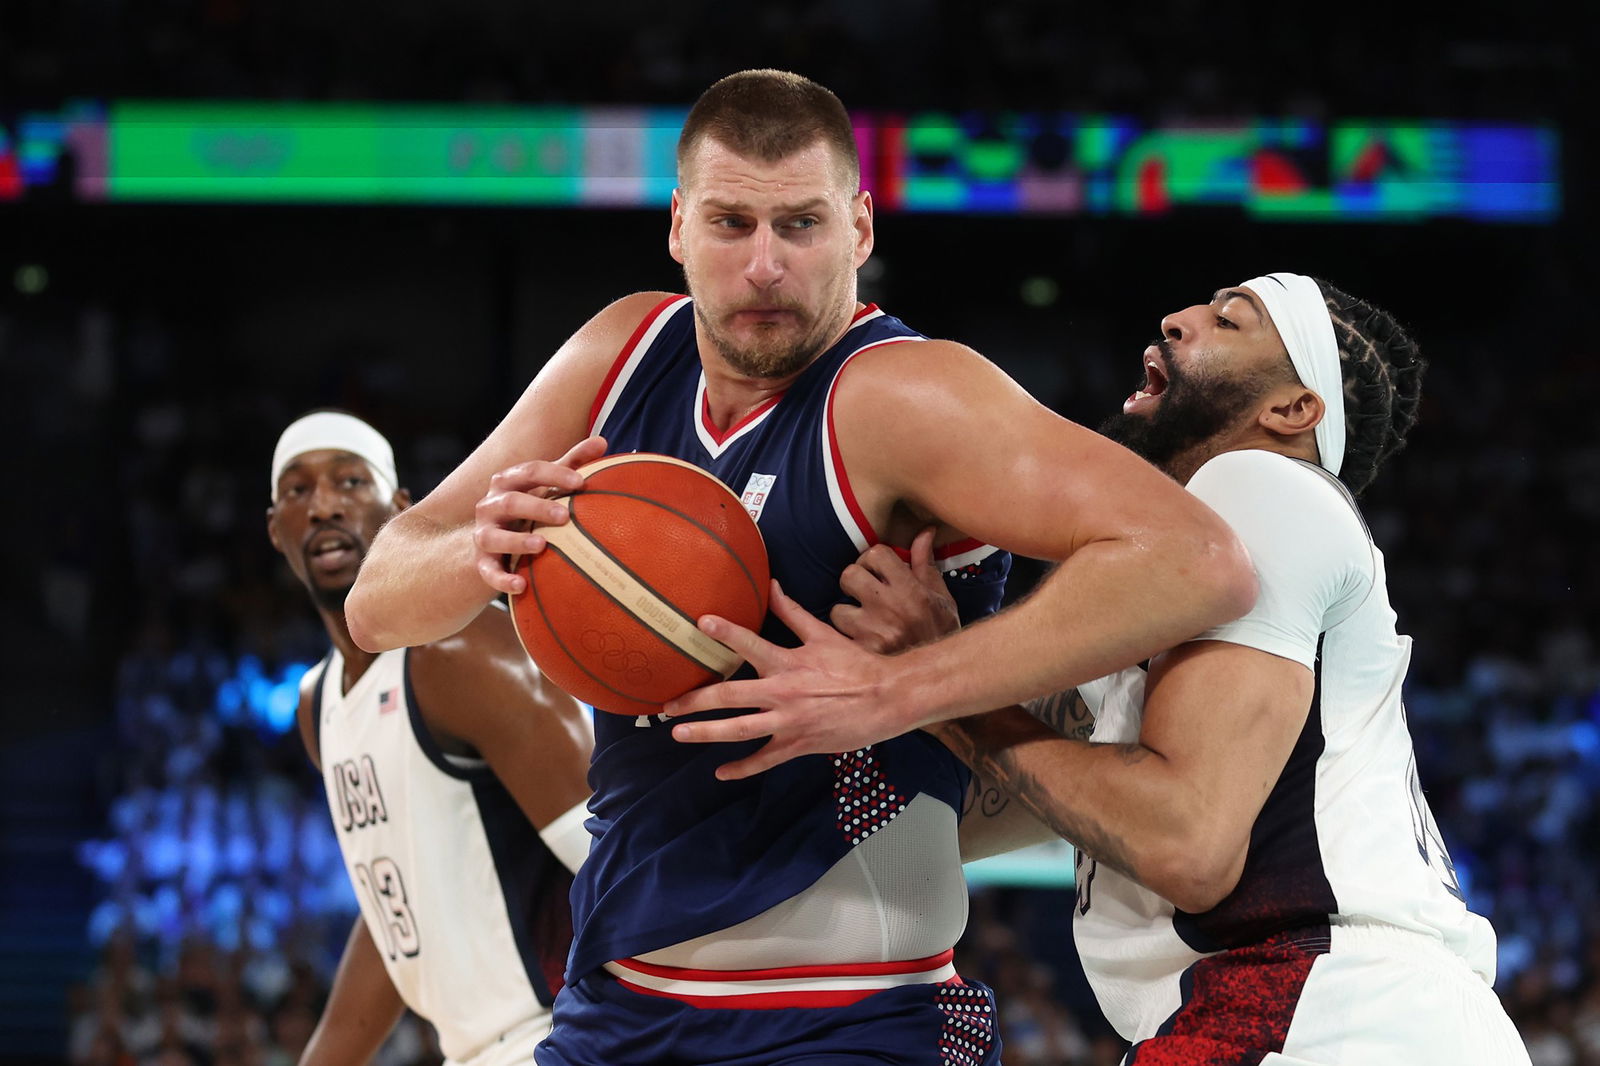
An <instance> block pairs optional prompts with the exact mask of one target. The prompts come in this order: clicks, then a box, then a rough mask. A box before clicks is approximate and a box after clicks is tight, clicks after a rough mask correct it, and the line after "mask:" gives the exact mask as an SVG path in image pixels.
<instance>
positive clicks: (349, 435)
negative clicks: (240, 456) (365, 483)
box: [271, 411, 400, 499]
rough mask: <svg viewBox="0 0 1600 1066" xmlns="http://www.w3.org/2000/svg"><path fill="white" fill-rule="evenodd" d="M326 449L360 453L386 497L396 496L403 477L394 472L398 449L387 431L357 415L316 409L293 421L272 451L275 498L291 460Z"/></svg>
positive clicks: (273, 496) (273, 492)
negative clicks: (391, 445) (395, 448)
mask: <svg viewBox="0 0 1600 1066" xmlns="http://www.w3.org/2000/svg"><path fill="white" fill-rule="evenodd" d="M324 449H326V450H329V451H339V452H349V453H350V454H351V455H358V456H360V457H361V458H362V459H364V460H366V463H367V469H369V470H371V471H372V476H373V477H374V478H375V479H376V480H377V481H378V482H379V484H378V488H379V489H380V490H382V491H381V494H382V496H383V497H384V498H385V499H387V498H388V497H390V496H393V495H394V491H395V487H396V486H397V485H398V484H399V483H400V479H399V478H398V477H396V476H395V472H394V449H393V448H391V447H389V442H388V441H387V440H386V439H385V438H384V436H383V434H382V433H379V432H378V431H377V430H375V429H373V428H372V427H371V426H369V425H367V424H366V423H365V422H363V421H361V419H359V418H356V417H355V416H354V415H346V414H340V413H339V412H337V411H316V412H314V413H312V414H309V415H306V416H305V417H304V418H298V419H296V420H295V421H293V422H291V423H289V428H288V429H286V430H284V431H283V435H282V436H281V437H279V438H278V446H277V447H276V448H274V449H273V450H272V488H271V492H272V498H273V499H277V498H278V478H280V477H282V476H283V471H284V470H285V469H286V468H287V467H288V465H289V464H290V463H292V462H294V461H295V459H297V458H299V457H300V456H302V455H304V454H305V453H306V452H316V451H322V450H324Z"/></svg>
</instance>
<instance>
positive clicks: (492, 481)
mask: <svg viewBox="0 0 1600 1066" xmlns="http://www.w3.org/2000/svg"><path fill="white" fill-rule="evenodd" d="M666 295H667V294H665V293H636V294H634V295H633V296H628V297H625V298H623V299H621V300H618V301H617V302H616V303H613V304H611V305H610V306H609V307H607V308H606V309H605V310H603V311H601V312H600V313H599V314H597V315H596V316H595V317H594V318H592V319H590V320H589V321H588V322H587V323H586V324H585V325H584V326H583V328H582V329H580V330H578V332H577V333H575V334H573V335H572V337H571V338H570V339H569V340H568V341H567V342H566V343H565V344H564V345H562V346H561V349H560V350H559V351H557V352H556V354H555V355H554V356H553V357H552V358H551V359H550V361H549V363H547V364H546V365H545V367H544V369H543V370H541V371H540V372H539V374H538V376H537V377H535V378H534V380H533V382H532V384H530V385H529V386H528V388H527V390H526V391H525V392H524V393H523V394H522V397H521V399H519V400H518V401H517V402H516V405H515V406H513V407H512V408H511V411H510V412H509V413H508V414H507V415H506V417H505V418H504V419H503V420H502V421H501V423H500V425H499V426H497V427H496V428H495V430H494V431H493V432H492V433H490V434H489V436H488V438H487V439H485V440H484V442H483V443H482V444H480V445H479V446H478V448H477V449H476V450H475V451H473V453H472V454H471V455H469V456H468V457H467V458H466V459H465V460H464V461H463V462H462V463H461V465H460V466H458V467H457V468H456V469H455V470H454V471H453V472H451V474H450V475H449V476H448V477H446V478H445V479H444V480H443V481H442V482H440V484H439V487H438V488H436V489H434V490H433V491H432V492H430V493H429V494H428V495H427V496H426V497H425V498H423V499H422V500H421V501H420V502H418V503H417V504H416V505H415V506H413V507H409V508H407V509H406V510H405V511H403V512H401V513H400V514H399V515H397V516H395V518H393V519H392V520H391V521H389V522H388V523H387V524H386V525H385V526H384V527H383V529H382V530H380V531H379V533H378V536H377V538H376V539H375V540H374V541H373V543H372V549H371V551H370V552H369V553H368V555H367V558H366V560H365V561H364V562H363V563H362V566H361V573H360V575H359V576H358V577H357V579H356V583H355V587H354V588H352V589H351V590H350V596H349V599H348V600H347V602H346V604H345V617H346V621H347V622H348V623H349V625H350V635H351V636H352V637H353V638H354V639H355V642H356V643H357V644H359V645H360V646H361V647H363V648H365V649H366V650H368V651H385V650H387V649H389V648H397V647H401V646H405V645H412V646H415V645H418V644H426V643H428V642H430V641H434V640H438V639H439V638H441V637H445V636H449V635H450V634H452V633H455V632H457V631H459V630H460V629H461V627H462V626H464V625H466V624H467V623H468V622H469V621H471V620H472V619H473V618H474V617H475V616H476V615H477V614H478V612H479V611H481V610H482V609H483V607H484V605H485V604H486V603H488V602H489V600H490V599H492V598H493V597H494V596H495V595H496V594H497V593H500V592H507V591H513V584H514V581H515V580H516V579H515V578H514V576H513V575H510V574H506V573H505V572H504V568H503V566H502V564H501V561H500V560H501V557H502V556H503V555H504V554H508V553H510V554H516V553H521V552H525V551H538V550H540V549H542V548H543V541H542V540H541V539H539V538H537V537H534V536H530V535H528V534H526V533H523V532H521V530H522V529H523V528H525V525H526V523H527V522H529V521H541V522H560V521H564V520H565V509H564V508H562V507H560V506H559V504H556V503H554V502H552V501H550V500H548V499H546V498H545V497H546V496H547V495H550V494H555V493H559V492H567V491H572V490H574V489H576V488H578V487H580V485H581V483H582V481H581V479H580V478H579V477H578V476H577V475H576V474H575V473H573V471H572V467H574V466H578V465H581V464H583V463H585V462H588V461H590V460H592V459H596V458H598V457H599V456H600V454H601V453H602V452H603V450H604V444H603V442H585V441H584V438H585V436H586V435H587V432H588V418H589V408H590V405H591V404H592V402H593V400H594V397H595V394H596V392H598V390H599V388H600V386H601V383H602V382H603V381H604V380H605V376H606V373H607V372H608V371H609V370H610V369H611V364H612V362H613V361H614V360H615V359H616V356H617V355H618V353H619V352H621V350H622V348H623V347H624V345H625V344H626V343H627V340H628V337H629V335H630V334H631V333H632V332H633V330H634V328H635V327H636V326H638V324H639V322H640V321H641V320H643V318H644V316H645V315H646V314H647V313H648V312H649V310H650V309H651V308H652V307H654V306H655V305H656V304H658V303H659V302H660V301H661V300H662V299H664V298H665V297H666ZM480 519H481V520H482V521H480ZM475 524H478V525H480V526H486V527H488V528H489V530H490V531H489V532H488V533H480V534H479V535H478V536H476V537H475V536H474V526H475Z"/></svg>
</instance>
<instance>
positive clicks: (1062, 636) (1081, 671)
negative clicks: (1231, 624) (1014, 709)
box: [880, 537, 1255, 728]
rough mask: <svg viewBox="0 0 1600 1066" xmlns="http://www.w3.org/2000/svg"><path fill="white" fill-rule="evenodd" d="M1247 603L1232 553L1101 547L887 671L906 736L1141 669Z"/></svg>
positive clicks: (1251, 590) (1237, 553)
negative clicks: (1004, 606)
mask: <svg viewBox="0 0 1600 1066" xmlns="http://www.w3.org/2000/svg"><path fill="white" fill-rule="evenodd" d="M1254 595H1255V586H1254V580H1253V578H1252V577H1251V576H1250V570H1249V561H1248V558H1247V557H1245V556H1244V554H1243V550H1242V549H1241V548H1239V547H1238V546H1237V544H1229V543H1227V542H1211V541H1206V540H1203V539H1198V538H1197V539H1195V540H1192V541H1186V542H1182V543H1174V538H1170V537H1169V538H1161V539H1159V540H1153V541H1148V542H1141V541H1140V540H1139V539H1138V538H1133V537H1128V538H1121V539H1117V540H1107V541H1098V542H1095V543H1093V544H1090V545H1087V546H1085V547H1083V548H1081V549H1079V550H1078V551H1077V552H1075V553H1073V555H1072V556H1070V557H1069V558H1068V559H1067V560H1066V561H1065V562H1064V563H1062V564H1061V565H1060V566H1059V567H1057V568H1056V569H1055V570H1054V571H1053V572H1052V573H1050V574H1049V575H1048V576H1047V577H1046V578H1045V579H1044V581H1043V582H1042V583H1041V584H1040V586H1039V587H1038V588H1037V589H1036V590H1035V591H1034V592H1033V594H1032V595H1030V596H1029V597H1027V598H1026V599H1025V600H1023V601H1022V602H1021V603H1019V604H1016V605H1015V606H1013V607H1010V608H1008V609H1006V610H1004V611H1001V612H1000V613H998V614H996V615H994V616H993V617H991V618H988V619H985V620H984V621H982V622H979V623H977V624H975V625H971V626H968V627H967V628H966V629H964V630H962V631H961V632H959V633H956V634H954V635H952V636H950V637H948V638H946V639H944V640H941V641H939V642H938V643H936V644H931V645H926V646H923V647H920V648H914V649H912V650H911V651H908V652H906V653H904V654H902V655H899V656H896V657H895V658H894V659H892V660H889V661H888V662H887V663H886V664H885V672H886V673H885V677H884V679H883V680H882V681H881V682H880V688H881V690H882V694H883V696H884V698H885V699H887V700H894V701H895V702H897V703H899V704H900V705H901V706H902V707H904V708H905V713H906V714H907V715H908V716H909V720H907V721H906V726H907V728H913V727H916V726H921V725H927V724H929V723H932V722H936V721H940V720H943V719H947V718H955V717H960V716H962V715H968V714H976V713H979V712H982V711H986V710H989V709H991V708H994V707H1002V706H1006V705H1008V704H1012V703H1020V702H1022V701H1024V700H1026V699H1029V698H1031V697H1033V696H1037V695H1038V694H1039V693H1042V692H1054V691H1059V690H1062V689H1069V688H1073V687H1076V686H1077V685H1080V684H1083V683H1084V682H1086V681H1091V680H1093V679H1094V678H1097V677H1102V676H1104V675H1106V674H1109V673H1111V672H1113V671H1115V670H1120V669H1123V668H1124V667H1127V666H1131V665H1133V664H1134V663H1137V662H1141V661H1143V660H1145V659H1148V658H1150V657H1151V656H1153V655H1155V654H1157V653H1158V652H1160V651H1163V650H1165V649H1167V648H1170V647H1173V646H1174V645H1177V644H1179V643H1182V642H1183V641H1185V640H1188V639H1190V638H1192V637H1194V636H1196V635H1198V634H1199V633H1201V632H1203V631H1205V630H1206V629H1209V628H1210V627H1212V626H1214V625H1218V624H1220V623H1222V622H1225V621H1229V620H1230V619H1233V618H1237V617H1238V616H1239V615H1241V614H1243V613H1244V611H1246V610H1247V609H1248V608H1249V606H1250V603H1251V602H1252V600H1253V598H1254Z"/></svg>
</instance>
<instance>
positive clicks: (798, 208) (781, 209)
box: [701, 196, 828, 215]
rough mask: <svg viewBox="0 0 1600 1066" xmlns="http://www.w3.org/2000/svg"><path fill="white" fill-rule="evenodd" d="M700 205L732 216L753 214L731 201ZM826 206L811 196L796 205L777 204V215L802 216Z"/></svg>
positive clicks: (707, 201)
mask: <svg viewBox="0 0 1600 1066" xmlns="http://www.w3.org/2000/svg"><path fill="white" fill-rule="evenodd" d="M701 203H702V204H703V205H704V206H705V207H708V208H710V209H712V210H714V211H726V212H728V213H729V214H734V215H749V214H754V213H755V209H754V208H752V207H751V206H750V205H749V204H744V203H739V202H737V201H733V200H718V199H715V198H707V199H705V200H702V201H701ZM827 205H828V200H827V198H826V197H823V196H813V197H812V198H811V199H809V200H802V201H801V202H799V203H797V204H779V205H778V209H777V213H778V214H780V215H803V214H806V213H807V212H810V211H815V210H817V208H819V207H826V206H827Z"/></svg>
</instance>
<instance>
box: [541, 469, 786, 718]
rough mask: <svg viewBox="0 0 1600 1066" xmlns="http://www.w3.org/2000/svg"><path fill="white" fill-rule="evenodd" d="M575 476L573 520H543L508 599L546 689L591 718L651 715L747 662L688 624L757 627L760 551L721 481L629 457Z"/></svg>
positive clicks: (764, 578)
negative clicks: (716, 619) (597, 713)
mask: <svg viewBox="0 0 1600 1066" xmlns="http://www.w3.org/2000/svg"><path fill="white" fill-rule="evenodd" d="M578 472H579V473H580V474H583V475H584V477H585V479H586V480H585V484H584V487H583V488H582V489H581V490H580V491H578V492H576V493H574V494H573V495H571V496H570V497H568V498H567V508H568V513H569V515H570V520H569V521H568V522H567V523H565V524H563V525H558V526H538V527H536V528H537V529H538V531H539V533H540V534H541V535H542V536H543V537H544V538H545V540H546V541H547V542H548V545H549V546H548V547H547V548H546V549H545V550H544V551H542V552H540V553H539V554H537V555H531V556H523V557H522V558H521V559H520V560H519V561H518V563H517V572H518V573H520V574H522V575H523V577H525V578H526V579H527V582H528V587H527V590H526V591H525V592H522V593H519V594H517V595H515V596H513V597H512V599H511V613H512V617H513V618H514V619H515V621H516V628H517V633H518V635H519V636H520V637H521V638H522V646H523V647H524V648H526V649H527V651H528V654H529V655H530V656H531V657H532V658H533V661H534V662H535V663H537V664H538V666H539V669H540V670H541V671H543V673H544V675H545V676H546V677H547V678H549V679H550V680H551V681H552V682H553V683H554V684H556V685H558V686H559V687H561V688H562V689H564V690H566V691H567V692H568V693H570V694H571V695H572V696H573V697H575V698H576V699H579V700H581V701H583V702H584V703H587V704H589V705H590V706H592V707H594V708H595V709H597V710H601V711H610V712H611V713H613V714H632V715H642V714H655V713H657V712H659V711H660V710H661V704H663V703H665V702H666V701H667V700H670V699H674V698H676V697H678V696H681V695H683V694H684V693H685V692H688V691H689V690H690V689H692V688H696V687H698V686H700V685H703V684H706V683H707V682H710V681H715V680H718V679H721V678H725V677H727V676H729V675H730V674H732V673H733V672H734V671H735V670H737V669H738V668H739V665H740V663H741V662H742V660H741V659H740V658H739V657H738V656H737V655H735V654H734V653H733V652H732V651H731V650H729V649H728V648H727V646H725V645H723V644H721V643H719V642H718V641H715V640H712V639H711V638H710V637H708V636H706V635H705V634H704V633H701V632H700V630H699V629H698V628H696V626H695V622H696V620H697V619H698V618H699V617H700V616H701V615H704V614H716V615H721V616H722V617H723V618H726V619H728V620H729V621H730V622H737V623H738V624H739V625H742V626H744V627H746V628H748V629H760V628H761V621H762V619H763V618H764V617H765V616H766V613H767V587H768V568H767V549H766V545H765V544H764V543H763V542H762V539H761V531H760V530H759V529H757V528H756V523H755V520H754V519H752V518H751V517H750V515H749V513H748V512H746V511H745V509H744V505H743V504H741V503H740V502H739V498H738V497H737V496H735V495H734V494H733V493H732V492H731V491H730V490H729V489H728V487H727V486H726V485H724V484H723V483H722V482H721V481H718V480H717V479H716V478H715V477H713V476H712V475H711V474H708V473H706V472H705V471H704V470H701V469H700V468H699V467H697V466H694V465H692V464H690V463H686V462H683V461H681V460H678V459H673V458H670V457H668V456H665V455H653V454H650V453H644V452H637V453H632V454H628V455H611V456H607V457H606V458H604V459H599V460H597V461H595V462H593V463H590V464H588V465H587V466H583V467H580V468H579V470H578Z"/></svg>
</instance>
